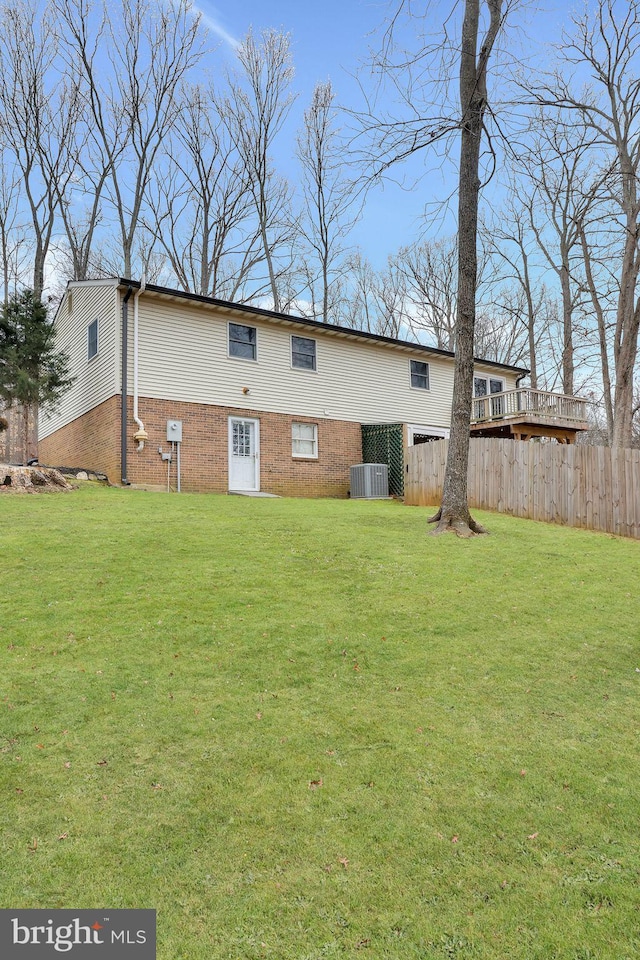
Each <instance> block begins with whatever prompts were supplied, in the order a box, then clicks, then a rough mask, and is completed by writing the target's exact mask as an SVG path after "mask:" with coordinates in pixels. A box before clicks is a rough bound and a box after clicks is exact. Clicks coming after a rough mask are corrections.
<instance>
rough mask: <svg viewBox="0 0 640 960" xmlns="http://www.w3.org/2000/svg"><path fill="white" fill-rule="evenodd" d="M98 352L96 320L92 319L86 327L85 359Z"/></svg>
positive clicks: (89, 358)
mask: <svg viewBox="0 0 640 960" xmlns="http://www.w3.org/2000/svg"><path fill="white" fill-rule="evenodd" d="M97 353H98V321H97V320H94V321H93V322H92V323H90V324H89V326H88V327H87V359H88V360H91V358H92V357H95V356H96V354H97Z"/></svg>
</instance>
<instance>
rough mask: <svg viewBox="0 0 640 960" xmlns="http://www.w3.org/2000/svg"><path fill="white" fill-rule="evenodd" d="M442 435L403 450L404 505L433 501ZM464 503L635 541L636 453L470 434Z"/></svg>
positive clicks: (639, 516) (441, 466)
mask: <svg viewBox="0 0 640 960" xmlns="http://www.w3.org/2000/svg"><path fill="white" fill-rule="evenodd" d="M447 448H448V441H447V440H435V441H432V442H430V443H422V444H419V445H417V446H414V447H409V449H408V450H407V457H406V475H405V502H406V503H408V504H415V505H418V506H434V505H437V504H439V503H440V500H441V498H442V487H443V484H444V473H445V466H446V460H447ZM468 477H469V504H470V506H471V507H472V508H476V509H480V510H496V511H498V512H500V513H508V514H511V515H513V516H517V517H524V518H528V519H531V520H544V521H546V522H551V523H564V524H568V525H570V526H573V527H584V528H586V529H590V530H601V531H603V532H606V533H612V534H617V535H620V536H626V537H635V538H636V539H640V450H612V449H611V448H609V447H589V446H574V445H567V444H553V443H535V442H522V441H518V440H510V439H495V438H493V437H477V438H472V439H471V442H470V447H469V475H468Z"/></svg>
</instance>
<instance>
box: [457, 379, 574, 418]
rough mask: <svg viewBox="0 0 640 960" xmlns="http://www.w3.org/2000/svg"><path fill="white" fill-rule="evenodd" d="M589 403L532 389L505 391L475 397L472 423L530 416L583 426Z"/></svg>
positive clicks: (523, 388)
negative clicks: (566, 421) (567, 421)
mask: <svg viewBox="0 0 640 960" xmlns="http://www.w3.org/2000/svg"><path fill="white" fill-rule="evenodd" d="M587 403H588V401H587V400H583V399H582V398H581V397H568V396H566V394H563V393H549V392H548V391H546V390H533V389H532V388H531V387H519V388H518V389H517V390H504V391H503V392H502V393H492V394H489V395H488V396H484V397H474V399H473V407H472V410H471V421H472V423H484V422H485V421H487V420H503V419H505V418H514V417H524V418H526V416H527V415H532V416H535V417H536V418H538V417H544V418H545V419H546V420H549V421H552V420H569V421H572V422H576V423H578V422H579V423H584V422H585V421H586V419H587Z"/></svg>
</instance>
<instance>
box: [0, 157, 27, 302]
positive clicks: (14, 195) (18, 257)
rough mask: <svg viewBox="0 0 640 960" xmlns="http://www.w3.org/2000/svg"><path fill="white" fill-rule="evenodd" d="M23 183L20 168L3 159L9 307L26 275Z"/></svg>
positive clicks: (0, 225)
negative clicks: (20, 205) (21, 216)
mask: <svg viewBox="0 0 640 960" xmlns="http://www.w3.org/2000/svg"><path fill="white" fill-rule="evenodd" d="M21 180H22V178H21V175H20V171H19V170H18V169H17V168H16V165H15V164H7V163H6V162H5V158H4V157H2V156H1V155H0V262H1V264H2V300H3V303H4V305H5V306H6V305H7V303H8V302H9V297H10V296H11V293H12V291H13V293H17V290H18V278H19V277H20V275H21V274H22V273H24V268H25V260H26V256H27V252H26V248H27V241H26V231H25V229H24V226H23V225H22V223H21V221H20V211H19V200H20V196H21V190H20V185H21Z"/></svg>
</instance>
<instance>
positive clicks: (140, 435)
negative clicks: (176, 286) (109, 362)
mask: <svg viewBox="0 0 640 960" xmlns="http://www.w3.org/2000/svg"><path fill="white" fill-rule="evenodd" d="M146 285H147V281H146V277H145V274H144V273H143V274H142V278H141V280H140V289H139V290H138V291H137V293H135V294H134V297H133V419H134V420H135V422H136V423H137V425H138V431H137V433H135V434H134V436H133V439H134V440H137V441H138V450H144V442H145V440H148V439H149V434H148V433H147V431H146V430H145V428H144V423H143V422H142V420H141V419H140V417H139V416H138V357H139V352H138V301H139V299H140V295H141V294H143V293H144V290H145V287H146Z"/></svg>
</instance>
